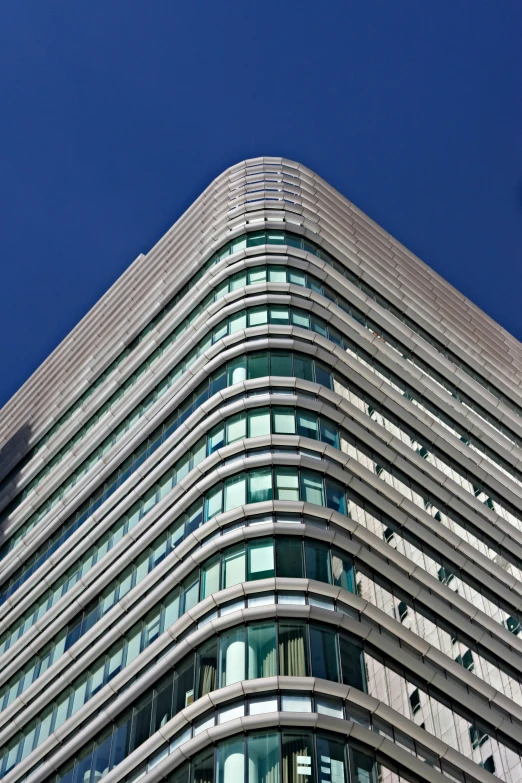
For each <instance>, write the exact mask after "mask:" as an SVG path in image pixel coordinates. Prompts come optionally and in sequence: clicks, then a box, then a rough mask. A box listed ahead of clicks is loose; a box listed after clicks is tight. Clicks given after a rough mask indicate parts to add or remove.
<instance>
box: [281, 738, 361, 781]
mask: <svg viewBox="0 0 522 783" xmlns="http://www.w3.org/2000/svg"><path fill="white" fill-rule="evenodd" d="M282 746H283V747H282V749H283V754H282V755H283V783H314V780H315V775H314V763H313V749H312V736H311V734H308V732H307V733H304V732H303V733H300V732H299V733H297V732H295V733H294V732H292V733H290V732H283V740H282ZM361 783H362V781H361Z"/></svg>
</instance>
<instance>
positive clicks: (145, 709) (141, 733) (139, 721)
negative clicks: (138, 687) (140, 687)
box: [132, 696, 152, 750]
mask: <svg viewBox="0 0 522 783" xmlns="http://www.w3.org/2000/svg"><path fill="white" fill-rule="evenodd" d="M151 716H152V697H150V696H148V697H147V701H146V703H145V704H143V705H142V706H141V707H138V708H135V712H134V718H133V720H132V729H133V743H132V747H133V750H134V749H135V748H138V747H139V746H140V745H141V744H142V743H143V742H145V740H147V739H148V738H149V737H150V725H151Z"/></svg>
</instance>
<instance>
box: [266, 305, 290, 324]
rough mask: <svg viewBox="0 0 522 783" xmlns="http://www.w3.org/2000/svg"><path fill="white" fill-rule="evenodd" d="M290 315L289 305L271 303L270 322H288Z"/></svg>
mask: <svg viewBox="0 0 522 783" xmlns="http://www.w3.org/2000/svg"><path fill="white" fill-rule="evenodd" d="M289 322H290V317H289V315H288V307H284V306H283V305H271V306H270V323H271V324H288V323H289Z"/></svg>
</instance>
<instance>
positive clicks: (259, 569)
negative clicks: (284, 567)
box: [248, 538, 274, 581]
mask: <svg viewBox="0 0 522 783" xmlns="http://www.w3.org/2000/svg"><path fill="white" fill-rule="evenodd" d="M271 576H274V540H273V539H272V538H266V539H258V540H257V541H251V542H250V543H249V544H248V579H249V580H250V581H251V580H253V579H267V578H268V577H271Z"/></svg>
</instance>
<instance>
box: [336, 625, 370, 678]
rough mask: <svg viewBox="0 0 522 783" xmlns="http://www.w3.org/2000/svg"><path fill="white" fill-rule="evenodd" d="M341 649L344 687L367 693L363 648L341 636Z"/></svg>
mask: <svg viewBox="0 0 522 783" xmlns="http://www.w3.org/2000/svg"><path fill="white" fill-rule="evenodd" d="M339 649H340V654H341V671H342V677H343V683H344V685H351V686H353V687H354V688H357V689H358V690H360V691H365V690H366V688H365V685H364V679H363V660H362V650H361V648H360V647H358V646H357V645H356V644H355V643H354V642H351V641H350V640H349V639H348V638H347V637H346V636H344V635H342V634H341V635H340V637H339Z"/></svg>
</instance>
